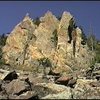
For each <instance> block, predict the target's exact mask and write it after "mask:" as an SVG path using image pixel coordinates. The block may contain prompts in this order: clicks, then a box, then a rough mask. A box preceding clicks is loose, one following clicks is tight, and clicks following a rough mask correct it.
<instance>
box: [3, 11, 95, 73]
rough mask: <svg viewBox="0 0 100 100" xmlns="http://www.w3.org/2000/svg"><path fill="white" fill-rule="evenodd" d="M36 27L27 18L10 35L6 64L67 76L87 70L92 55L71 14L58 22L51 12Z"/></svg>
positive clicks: (4, 52) (7, 44) (64, 15)
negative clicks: (84, 43) (83, 43)
mask: <svg viewBox="0 0 100 100" xmlns="http://www.w3.org/2000/svg"><path fill="white" fill-rule="evenodd" d="M39 20H40V24H39V25H36V24H35V23H34V22H33V20H32V19H31V18H30V17H29V16H28V15H26V16H25V18H24V19H23V20H22V21H21V22H20V23H19V24H18V25H16V27H15V28H14V29H13V31H12V32H11V33H10V34H9V36H8V38H7V41H6V45H5V46H4V47H3V58H4V60H5V63H6V64H10V65H11V66H12V67H14V68H16V69H18V68H19V69H23V70H31V71H34V72H39V73H46V74H47V73H49V71H50V70H52V71H53V72H54V73H61V74H68V73H72V72H73V71H74V70H80V69H87V67H88V66H89V65H90V62H91V60H92V59H93V53H92V52H91V51H89V50H88V47H87V45H82V44H81V41H82V38H81V35H82V30H81V29H80V28H79V27H77V26H75V19H74V17H73V16H72V15H71V14H70V13H69V12H64V13H63V14H62V17H61V20H60V21H59V20H58V19H57V18H56V17H55V16H54V15H53V14H52V13H51V12H50V11H48V12H47V13H46V14H45V15H44V17H41V18H40V19H39Z"/></svg>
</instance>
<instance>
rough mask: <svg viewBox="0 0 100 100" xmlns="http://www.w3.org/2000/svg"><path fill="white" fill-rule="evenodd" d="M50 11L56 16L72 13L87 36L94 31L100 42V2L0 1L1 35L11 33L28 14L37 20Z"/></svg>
mask: <svg viewBox="0 0 100 100" xmlns="http://www.w3.org/2000/svg"><path fill="white" fill-rule="evenodd" d="M48 10H49V11H51V12H52V13H53V14H54V15H55V16H61V15H62V13H63V12H64V11H68V12H70V13H71V14H72V15H73V16H74V17H75V20H76V23H77V26H80V25H81V26H82V27H83V30H84V32H85V34H86V35H88V34H89V32H90V31H91V30H92V32H93V34H94V35H95V36H96V38H97V39H99V40H100V1H0V34H3V33H9V32H11V31H12V30H13V28H14V27H15V26H16V25H17V24H18V23H19V22H20V21H21V20H22V19H23V18H24V16H25V15H26V13H29V15H30V17H31V18H32V19H35V18H36V17H42V16H44V14H45V13H46V12H47V11H48Z"/></svg>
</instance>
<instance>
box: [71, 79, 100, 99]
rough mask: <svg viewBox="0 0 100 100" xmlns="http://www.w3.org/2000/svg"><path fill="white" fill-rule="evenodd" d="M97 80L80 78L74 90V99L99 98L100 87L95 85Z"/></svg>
mask: <svg viewBox="0 0 100 100" xmlns="http://www.w3.org/2000/svg"><path fill="white" fill-rule="evenodd" d="M94 82H97V81H96V80H85V79H78V80H77V84H76V85H75V88H74V89H73V91H72V94H73V98H74V99H99V98H100V87H94V86H93V84H94ZM95 85H96V83H95Z"/></svg>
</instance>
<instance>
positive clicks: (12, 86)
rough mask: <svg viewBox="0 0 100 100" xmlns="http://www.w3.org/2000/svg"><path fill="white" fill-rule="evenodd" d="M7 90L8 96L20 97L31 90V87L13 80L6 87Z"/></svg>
mask: <svg viewBox="0 0 100 100" xmlns="http://www.w3.org/2000/svg"><path fill="white" fill-rule="evenodd" d="M5 89H6V92H7V94H16V95H20V94H22V93H23V92H24V91H28V90H30V87H29V85H28V84H27V83H26V82H24V81H20V80H19V79H16V80H12V81H11V82H10V83H9V84H7V85H6V86H5Z"/></svg>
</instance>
